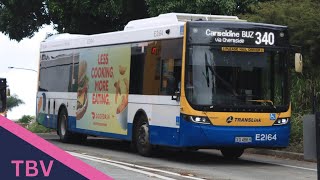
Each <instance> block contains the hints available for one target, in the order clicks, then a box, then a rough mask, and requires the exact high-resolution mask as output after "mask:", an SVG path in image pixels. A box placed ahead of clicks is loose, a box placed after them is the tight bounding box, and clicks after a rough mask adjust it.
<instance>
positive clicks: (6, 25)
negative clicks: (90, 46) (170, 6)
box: [0, 0, 147, 41]
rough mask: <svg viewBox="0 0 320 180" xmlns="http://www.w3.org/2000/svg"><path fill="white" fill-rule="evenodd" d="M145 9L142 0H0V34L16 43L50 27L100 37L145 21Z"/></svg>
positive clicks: (59, 30) (60, 31)
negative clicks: (43, 28)
mask: <svg viewBox="0 0 320 180" xmlns="http://www.w3.org/2000/svg"><path fill="white" fill-rule="evenodd" d="M146 8H147V7H146V5H145V2H144V0H130V1H128V0H101V1H92V0H64V1H60V0H28V1H21V0H0V31H1V32H3V33H5V34H7V35H9V37H10V39H15V40H17V41H20V40H22V39H23V38H24V37H32V36H33V35H34V33H35V32H37V31H38V30H39V29H40V28H41V27H42V26H43V25H45V24H50V23H53V24H54V26H55V29H56V30H57V31H58V32H59V33H64V32H67V33H73V34H95V33H103V32H108V31H115V30H120V29H123V27H124V25H125V24H126V23H127V22H128V21H130V20H132V19H139V18H144V17H147V9H146Z"/></svg>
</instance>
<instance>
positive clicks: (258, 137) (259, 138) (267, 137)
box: [255, 134, 277, 141]
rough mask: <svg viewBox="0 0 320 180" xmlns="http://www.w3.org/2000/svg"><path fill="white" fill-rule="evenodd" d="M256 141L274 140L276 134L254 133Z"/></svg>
mask: <svg viewBox="0 0 320 180" xmlns="http://www.w3.org/2000/svg"><path fill="white" fill-rule="evenodd" d="M255 140H256V141H276V140H277V134H256V138H255Z"/></svg>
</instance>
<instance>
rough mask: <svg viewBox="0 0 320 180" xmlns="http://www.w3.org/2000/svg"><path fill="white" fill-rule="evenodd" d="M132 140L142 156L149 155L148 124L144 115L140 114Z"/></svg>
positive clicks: (150, 146) (150, 149) (150, 147)
mask: <svg viewBox="0 0 320 180" xmlns="http://www.w3.org/2000/svg"><path fill="white" fill-rule="evenodd" d="M134 142H135V146H136V149H137V151H138V153H139V154H140V155H142V156H150V155H151V151H152V145H151V144H150V141H149V124H148V121H147V119H146V117H144V116H142V117H141V118H140V119H139V121H138V124H137V125H136V127H135V137H134Z"/></svg>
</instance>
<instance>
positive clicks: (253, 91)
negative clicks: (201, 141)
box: [185, 45, 289, 111]
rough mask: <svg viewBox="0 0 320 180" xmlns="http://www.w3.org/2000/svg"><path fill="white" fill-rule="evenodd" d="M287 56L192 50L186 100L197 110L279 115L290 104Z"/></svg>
mask: <svg viewBox="0 0 320 180" xmlns="http://www.w3.org/2000/svg"><path fill="white" fill-rule="evenodd" d="M286 54H287V53H286V51H271V50H270V51H267V50H264V49H263V51H262V52H236V51H223V48H221V47H220V48H219V47H215V46H205V45H193V46H189V48H188V55H187V57H188V59H187V67H186V81H185V92H186V97H187V99H188V101H189V102H190V104H191V105H193V106H194V107H196V109H201V108H203V107H209V108H210V109H215V108H222V109H224V111H225V110H226V108H232V109H233V111H235V108H242V109H241V111H244V109H246V110H249V109H250V110H249V111H261V110H263V109H274V110H275V111H279V108H281V107H284V106H287V105H288V104H289V103H288V93H287V91H286V90H287V73H288V72H287V68H286V66H287V65H286V59H287V58H286ZM277 108H278V109H277ZM201 110H203V109H201ZM215 110H217V109H215ZM230 110H231V109H230Z"/></svg>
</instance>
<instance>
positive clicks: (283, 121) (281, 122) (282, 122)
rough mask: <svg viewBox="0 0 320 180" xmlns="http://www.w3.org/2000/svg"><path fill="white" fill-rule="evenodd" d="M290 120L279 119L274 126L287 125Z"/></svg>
mask: <svg viewBox="0 0 320 180" xmlns="http://www.w3.org/2000/svg"><path fill="white" fill-rule="evenodd" d="M288 122H289V118H278V119H277V120H276V121H275V122H274V123H273V125H285V124H288Z"/></svg>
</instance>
